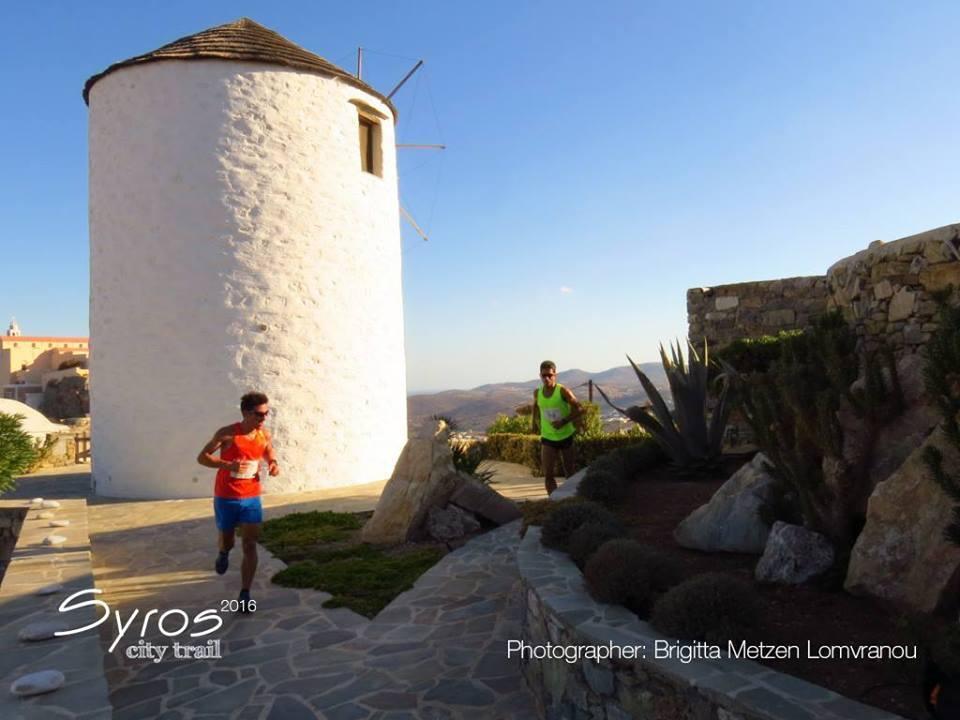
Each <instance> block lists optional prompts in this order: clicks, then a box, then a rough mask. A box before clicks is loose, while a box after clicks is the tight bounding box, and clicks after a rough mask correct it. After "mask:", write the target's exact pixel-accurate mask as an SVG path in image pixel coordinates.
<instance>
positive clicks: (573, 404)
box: [560, 387, 583, 427]
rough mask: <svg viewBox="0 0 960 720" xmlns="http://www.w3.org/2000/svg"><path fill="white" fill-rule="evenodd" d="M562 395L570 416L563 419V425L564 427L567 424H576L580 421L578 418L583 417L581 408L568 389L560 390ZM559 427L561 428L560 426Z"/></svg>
mask: <svg viewBox="0 0 960 720" xmlns="http://www.w3.org/2000/svg"><path fill="white" fill-rule="evenodd" d="M561 391H562V393H563V399H564V400H566V401H567V404H568V405H570V414H569V415H567V417H566V418H565V419H564V421H563V423H564V425H566V424H567V423H568V422H576V421H577V420H579V419H580V416H581V415H583V406H582V405H580V403H579V402H577V398H576V397H574V395H573V393H572V392H570V390H569V389H568V388H565V387H564V388H561ZM560 427H563V425H561V426H560Z"/></svg>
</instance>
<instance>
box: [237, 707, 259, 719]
mask: <svg viewBox="0 0 960 720" xmlns="http://www.w3.org/2000/svg"><path fill="white" fill-rule="evenodd" d="M264 710H265V706H264V705H247V707H245V708H244V709H243V710H241V711H240V712H239V713H238V714H237V717H236V720H260V716H261V715H263V712H264Z"/></svg>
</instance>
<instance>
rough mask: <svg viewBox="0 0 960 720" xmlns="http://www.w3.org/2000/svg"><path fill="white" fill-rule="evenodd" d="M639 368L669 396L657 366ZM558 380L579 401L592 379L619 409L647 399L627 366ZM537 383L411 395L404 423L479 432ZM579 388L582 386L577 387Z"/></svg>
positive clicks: (571, 373) (605, 410)
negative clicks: (445, 420)
mask: <svg viewBox="0 0 960 720" xmlns="http://www.w3.org/2000/svg"><path fill="white" fill-rule="evenodd" d="M640 369H641V370H643V372H644V373H646V375H647V377H649V378H650V380H651V381H652V382H653V384H654V386H655V387H656V388H657V389H658V390H659V391H660V392H661V393H666V394H667V395H669V393H668V391H667V387H668V386H667V379H666V375H664V372H663V367H662V366H661V365H660V363H641V365H640ZM558 380H559V381H560V383H562V384H563V385H566V386H567V387H568V388H570V389H571V390H572V391H573V393H574V395H576V396H577V398H578V399H581V400H586V399H587V387H586V385H585V383H586V382H587V381H588V380H593V382H594V384H595V385H599V386H600V387H602V388H603V391H604V392H605V393H607V395H609V396H610V399H611V400H612V401H613V402H615V403H617V405H620V406H621V407H626V406H629V405H638V404H640V403H641V402H643V401H644V400H646V399H647V395H646V393H645V392H644V391H643V387H642V386H641V385H640V381H639V380H638V379H637V376H636V373H634V371H633V368H632V367H630V366H629V365H625V366H623V367H616V368H611V369H609V370H604V371H603V372H599V373H588V372H584V371H583V370H565V371H564V372H561V373H560V374H559V375H558ZM539 384H540V380H539V379H534V380H527V381H525V382H507V383H492V384H489V385H481V386H480V387H475V388H473V389H472V390H445V391H443V392H438V393H432V394H428V395H413V396H411V397H408V398H407V417H408V419H409V421H408V424H409V425H410V427H416V426H418V425H420V424H421V423H423V422H424V421H425V420H429V419H430V418H431V417H432V416H433V415H444V416H447V417H450V418H452V419H453V420H454V421H455V422H456V423H457V425H458V426H459V428H460V429H461V430H473V431H481V432H482V431H483V430H486V428H487V426H489V425H490V423H492V422H493V420H494V418H496V416H497V415H498V414H499V413H503V414H505V415H513V413H514V410H515V409H516V408H517V407H519V406H520V405H523V404H525V403H529V402H530V401H531V400H532V399H533V390H534V388H536V387H537V386H538V385H539ZM581 385H582V386H583V387H580V386H581ZM594 401H595V402H598V403H599V404H600V408H601V413H602V414H603V415H604V416H606V415H609V414H612V413H613V412H614V411H613V410H611V408H610V407H609V406H608V405H607V404H606V403H604V402H603V398H601V397H600V394H599V393H596V392H595V393H594Z"/></svg>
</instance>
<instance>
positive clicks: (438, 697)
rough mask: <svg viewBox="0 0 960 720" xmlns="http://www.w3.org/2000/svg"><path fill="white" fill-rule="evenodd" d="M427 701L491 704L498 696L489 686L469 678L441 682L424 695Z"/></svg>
mask: <svg viewBox="0 0 960 720" xmlns="http://www.w3.org/2000/svg"><path fill="white" fill-rule="evenodd" d="M423 699H424V700H426V701H429V700H435V701H438V702H443V703H447V704H448V705H473V706H480V705H489V704H490V703H492V702H493V701H494V700H495V699H496V698H495V697H494V694H493V693H492V692H490V690H488V689H487V688H485V687H483V686H481V685H477V684H476V683H473V682H471V681H469V680H451V681H449V682H441V683H440V684H439V685H437V687H435V688H434V689H433V690H431V691H430V692H428V693H427V694H426V695H424V696H423Z"/></svg>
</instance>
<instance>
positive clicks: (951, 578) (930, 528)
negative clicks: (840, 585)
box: [844, 427, 960, 613]
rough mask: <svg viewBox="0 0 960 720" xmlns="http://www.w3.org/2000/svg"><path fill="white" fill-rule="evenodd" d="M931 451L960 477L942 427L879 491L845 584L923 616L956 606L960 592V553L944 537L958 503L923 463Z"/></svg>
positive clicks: (851, 589) (959, 460) (959, 465)
mask: <svg viewBox="0 0 960 720" xmlns="http://www.w3.org/2000/svg"><path fill="white" fill-rule="evenodd" d="M927 447H934V448H937V449H938V450H939V451H940V452H941V453H942V454H943V467H944V470H945V471H946V472H947V473H948V474H952V475H953V476H955V477H956V476H957V475H958V474H960V455H958V453H957V451H956V450H955V449H954V448H953V446H951V445H950V443H949V441H948V440H947V438H946V435H945V434H944V432H943V429H942V428H939V427H938V428H937V429H936V430H934V431H933V433H932V434H931V435H930V437H929V438H927V440H926V442H924V443H923V445H921V446H920V447H918V448H917V449H916V450H914V451H913V453H911V455H910V457H908V458H907V460H906V462H905V463H903V465H902V466H901V467H900V468H899V469H897V471H896V472H894V473H893V474H892V475H891V476H890V477H889V478H887V479H886V480H885V481H883V482H882V483H880V484H879V485H877V487H876V488H875V489H874V491H873V494H872V495H871V496H870V501H869V503H868V504H867V522H866V525H865V526H864V528H863V531H862V532H861V533H860V536H859V537H858V538H857V542H856V544H855V545H854V546H853V550H852V551H851V554H850V564H849V567H848V569H847V578H846V581H845V583H844V587H845V588H846V590H847V591H848V592H850V593H853V594H855V595H873V596H875V597H880V598H884V599H886V600H889V601H890V602H892V603H894V604H896V605H898V606H900V607H904V608H912V609H914V610H918V611H920V612H923V613H929V612H933V611H934V610H936V609H938V608H940V607H953V606H955V604H956V602H957V590H958V586H960V548H958V547H956V546H954V545H952V544H951V543H950V542H949V541H948V540H946V539H944V537H943V531H944V528H946V527H947V525H948V524H949V523H950V521H951V520H952V518H953V507H954V503H953V502H952V501H951V500H950V499H949V498H948V497H947V495H946V494H944V492H943V490H941V489H940V486H939V485H937V484H936V482H934V480H933V478H932V477H931V475H930V471H929V469H928V467H927V465H926V463H925V462H924V461H923V454H924V451H925V450H926V448H927Z"/></svg>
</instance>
